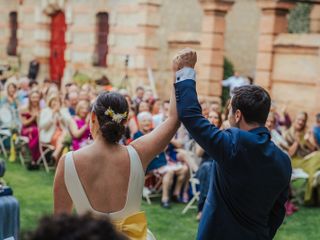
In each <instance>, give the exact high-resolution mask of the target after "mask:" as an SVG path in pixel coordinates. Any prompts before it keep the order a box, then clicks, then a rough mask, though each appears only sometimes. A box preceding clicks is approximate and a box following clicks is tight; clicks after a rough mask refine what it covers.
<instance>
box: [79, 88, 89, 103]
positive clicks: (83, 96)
mask: <svg viewBox="0 0 320 240" xmlns="http://www.w3.org/2000/svg"><path fill="white" fill-rule="evenodd" d="M80 100H85V101H90V96H89V93H88V92H87V91H86V90H80V92H79V101H80Z"/></svg>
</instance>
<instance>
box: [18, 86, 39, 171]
mask: <svg viewBox="0 0 320 240" xmlns="http://www.w3.org/2000/svg"><path fill="white" fill-rule="evenodd" d="M39 115H40V92H38V91H31V92H30V94H29V101H28V105H27V107H24V108H22V109H21V110H20V118H21V121H22V129H21V135H22V136H25V137H27V138H28V139H29V143H28V145H29V149H30V152H31V155H32V160H31V165H36V163H37V160H38V158H39V157H40V151H39V130H38V118H39Z"/></svg>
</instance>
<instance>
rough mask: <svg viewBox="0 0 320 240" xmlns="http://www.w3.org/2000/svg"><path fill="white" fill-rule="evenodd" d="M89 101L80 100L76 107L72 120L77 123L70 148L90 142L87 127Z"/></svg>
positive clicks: (74, 148) (78, 147)
mask: <svg viewBox="0 0 320 240" xmlns="http://www.w3.org/2000/svg"><path fill="white" fill-rule="evenodd" d="M89 107H90V105H89V102H88V101H84V100H81V101H80V102H79V103H78V104H77V107H76V111H75V112H76V115H75V116H74V118H73V119H74V120H75V122H76V124H77V128H78V130H79V131H78V133H77V136H75V135H73V138H72V149H73V151H76V150H78V149H80V148H82V147H84V146H86V145H87V144H89V143H90V139H89V138H90V128H89V117H90V116H89Z"/></svg>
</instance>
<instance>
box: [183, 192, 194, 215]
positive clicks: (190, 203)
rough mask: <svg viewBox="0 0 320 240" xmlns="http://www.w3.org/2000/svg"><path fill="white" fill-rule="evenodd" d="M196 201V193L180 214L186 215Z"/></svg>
mask: <svg viewBox="0 0 320 240" xmlns="http://www.w3.org/2000/svg"><path fill="white" fill-rule="evenodd" d="M197 199H198V193H196V194H195V195H194V196H193V198H192V199H191V200H190V201H189V203H188V204H187V206H186V207H185V208H184V209H183V210H182V214H186V212H187V211H188V210H189V209H190V208H192V205H193V203H194V202H195V201H196V200H197Z"/></svg>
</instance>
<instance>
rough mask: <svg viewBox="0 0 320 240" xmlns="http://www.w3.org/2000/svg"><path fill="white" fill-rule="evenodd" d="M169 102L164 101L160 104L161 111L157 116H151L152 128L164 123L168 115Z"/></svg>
mask: <svg viewBox="0 0 320 240" xmlns="http://www.w3.org/2000/svg"><path fill="white" fill-rule="evenodd" d="M169 106H170V101H169V100H166V101H163V102H162V105H161V109H160V111H159V113H158V114H156V115H154V116H153V126H154V128H156V127H158V126H159V125H160V124H161V123H162V122H164V121H165V120H166V119H167V118H168V115H169Z"/></svg>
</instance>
